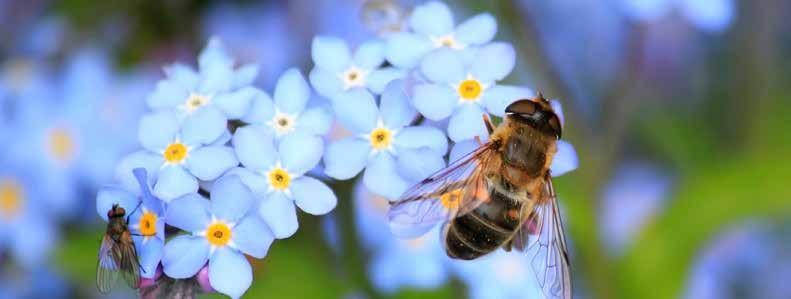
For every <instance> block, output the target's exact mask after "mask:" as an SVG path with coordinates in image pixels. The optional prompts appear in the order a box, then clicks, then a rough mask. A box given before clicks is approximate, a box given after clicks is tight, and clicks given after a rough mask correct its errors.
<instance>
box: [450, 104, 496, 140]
mask: <svg viewBox="0 0 791 299" xmlns="http://www.w3.org/2000/svg"><path fill="white" fill-rule="evenodd" d="M484 113H485V112H484V111H483V109H482V108H481V106H479V105H476V104H466V105H462V106H461V107H460V108H459V109H458V110H457V111H456V113H454V114H453V116H451V118H450V123H448V137H450V139H451V140H453V141H454V142H458V141H462V140H467V139H473V138H475V136H479V137H483V136H485V135H487V134H488V132H486V127H485V126H484V124H483V114H484Z"/></svg>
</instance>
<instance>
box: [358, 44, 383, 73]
mask: <svg viewBox="0 0 791 299" xmlns="http://www.w3.org/2000/svg"><path fill="white" fill-rule="evenodd" d="M384 62H385V45H384V43H382V42H381V41H378V40H373V41H367V42H364V43H362V44H361V45H360V46H359V47H358V48H357V51H355V52H354V64H355V66H357V67H359V68H362V69H365V70H370V69H375V68H377V67H379V66H380V65H382V63H384Z"/></svg>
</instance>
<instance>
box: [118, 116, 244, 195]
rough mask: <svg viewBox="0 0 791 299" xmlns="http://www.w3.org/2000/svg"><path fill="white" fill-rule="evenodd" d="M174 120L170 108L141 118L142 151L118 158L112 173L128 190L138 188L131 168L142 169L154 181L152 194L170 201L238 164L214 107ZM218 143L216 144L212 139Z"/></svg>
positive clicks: (222, 119) (139, 133) (140, 137)
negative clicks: (227, 144)
mask: <svg viewBox="0 0 791 299" xmlns="http://www.w3.org/2000/svg"><path fill="white" fill-rule="evenodd" d="M193 114H195V115H198V116H199V117H195V118H188V119H186V120H185V121H184V123H183V124H180V123H179V120H178V117H177V116H176V114H175V112H173V111H167V110H162V111H159V112H154V113H151V114H148V115H145V116H143V118H142V119H141V121H140V128H139V131H138V135H139V139H140V143H141V144H142V145H143V147H144V148H145V149H144V150H141V151H137V152H134V153H132V154H130V155H128V156H126V157H125V158H124V159H123V160H121V162H120V164H119V165H118V167H117V169H116V176H117V178H118V180H119V181H120V182H121V184H122V186H124V187H125V188H127V189H128V190H136V191H139V190H138V189H139V187H138V186H139V185H138V184H137V182H136V180H135V178H134V176H133V175H132V169H135V168H138V167H141V168H145V169H146V170H147V171H148V174H149V180H151V182H156V184H155V185H154V195H156V197H158V198H160V199H162V200H164V201H166V202H169V201H170V200H173V199H174V198H177V197H179V196H182V195H185V194H189V193H193V192H197V191H198V180H202V181H210V180H214V179H217V178H218V177H220V175H222V174H223V173H224V172H225V171H227V170H228V169H230V168H231V167H234V166H236V165H238V164H239V162H238V161H237V160H236V156H235V155H234V152H233V149H231V148H230V147H228V146H224V145H222V144H224V143H225V142H224V140H227V139H223V134H224V133H226V132H227V129H226V128H225V121H226V120H225V118H224V117H223V116H222V115H221V114H220V113H219V111H218V110H211V109H201V110H198V111H195V112H194V113H193ZM217 140H220V141H219V144H217V143H216V142H218V141H217Z"/></svg>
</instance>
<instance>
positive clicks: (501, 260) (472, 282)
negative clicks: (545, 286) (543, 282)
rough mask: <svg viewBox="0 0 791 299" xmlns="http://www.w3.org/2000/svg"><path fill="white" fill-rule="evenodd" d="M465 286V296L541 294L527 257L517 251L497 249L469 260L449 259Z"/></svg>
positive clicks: (477, 298) (483, 298)
mask: <svg viewBox="0 0 791 299" xmlns="http://www.w3.org/2000/svg"><path fill="white" fill-rule="evenodd" d="M452 265H453V268H454V269H455V271H456V273H457V274H458V275H459V277H460V278H461V280H462V281H464V283H465V284H466V285H467V286H468V292H469V298H471V299H486V298H524V299H532V298H544V297H545V296H544V294H543V292H542V289H541V287H540V285H539V283H538V280H537V279H536V274H534V273H533V270H532V267H531V265H530V263H529V259H527V258H526V257H525V255H524V254H521V253H518V252H505V251H503V250H497V251H495V252H493V253H491V254H488V255H486V256H483V257H480V258H478V259H475V260H472V261H453V262H452Z"/></svg>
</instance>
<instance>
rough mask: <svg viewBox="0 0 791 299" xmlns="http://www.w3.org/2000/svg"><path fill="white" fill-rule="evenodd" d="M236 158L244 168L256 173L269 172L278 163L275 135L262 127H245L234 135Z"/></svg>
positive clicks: (237, 130)
mask: <svg viewBox="0 0 791 299" xmlns="http://www.w3.org/2000/svg"><path fill="white" fill-rule="evenodd" d="M232 143H233V146H234V149H235V150H236V157H237V158H239V161H240V162H242V165H244V167H247V168H250V169H251V170H254V171H259V170H268V169H269V168H271V167H272V166H273V165H275V161H277V150H276V149H275V144H274V134H273V133H272V132H271V131H268V130H266V129H264V128H263V127H261V126H244V127H241V128H238V129H236V134H234V135H233V141H232Z"/></svg>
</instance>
